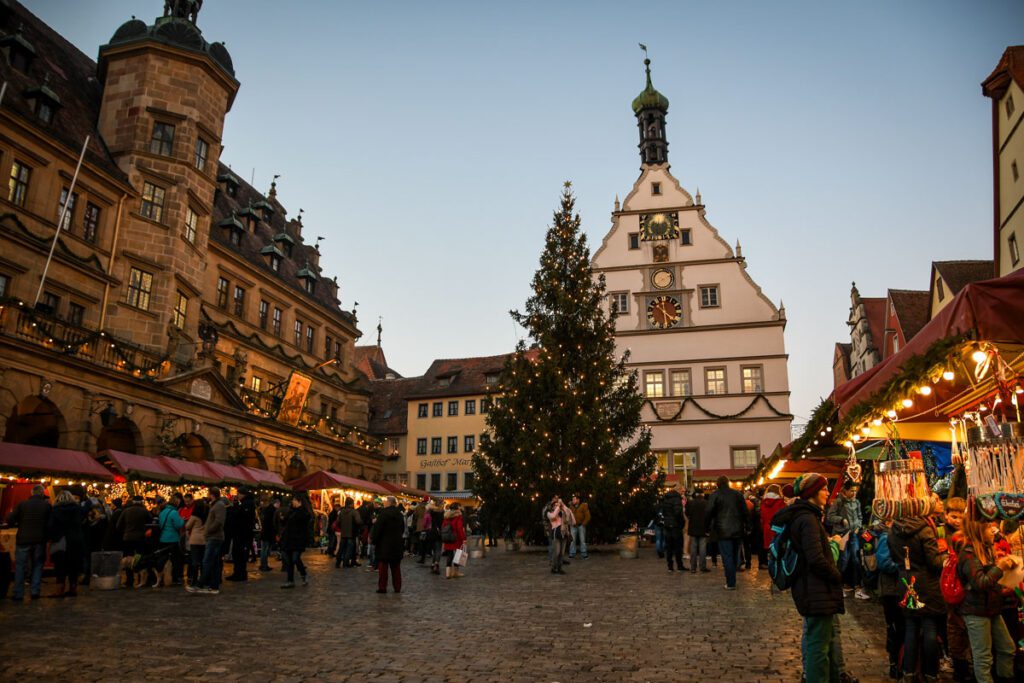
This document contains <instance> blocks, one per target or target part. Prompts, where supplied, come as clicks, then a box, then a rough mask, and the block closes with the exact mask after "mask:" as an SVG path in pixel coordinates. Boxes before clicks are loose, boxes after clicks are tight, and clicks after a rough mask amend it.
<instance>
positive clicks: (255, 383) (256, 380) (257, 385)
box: [252, 375, 263, 391]
mask: <svg viewBox="0 0 1024 683" xmlns="http://www.w3.org/2000/svg"><path fill="white" fill-rule="evenodd" d="M262 389H263V379H262V378H260V377H257V376H256V375H253V376H252V390H253V391H261V390H262Z"/></svg>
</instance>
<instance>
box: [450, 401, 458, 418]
mask: <svg viewBox="0 0 1024 683" xmlns="http://www.w3.org/2000/svg"><path fill="white" fill-rule="evenodd" d="M458 414H459V402H458V401H448V417H455V416H457V415H458Z"/></svg>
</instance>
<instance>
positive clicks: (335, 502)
mask: <svg viewBox="0 0 1024 683" xmlns="http://www.w3.org/2000/svg"><path fill="white" fill-rule="evenodd" d="M339 512H341V501H340V500H339V499H337V498H332V499H331V511H330V513H329V514H328V515H327V557H334V554H335V553H337V552H338V546H339V543H338V513H339Z"/></svg>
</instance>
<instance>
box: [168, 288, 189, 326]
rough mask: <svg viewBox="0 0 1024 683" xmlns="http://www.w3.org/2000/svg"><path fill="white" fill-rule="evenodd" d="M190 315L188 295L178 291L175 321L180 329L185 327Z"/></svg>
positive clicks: (175, 324)
mask: <svg viewBox="0 0 1024 683" xmlns="http://www.w3.org/2000/svg"><path fill="white" fill-rule="evenodd" d="M187 315H188V297H187V296H185V295H184V294H182V293H181V292H178V301H177V303H175V304H174V314H173V316H172V317H173V319H174V320H173V322H174V326H175V327H177V328H178V329H184V327H185V319H186V316H187Z"/></svg>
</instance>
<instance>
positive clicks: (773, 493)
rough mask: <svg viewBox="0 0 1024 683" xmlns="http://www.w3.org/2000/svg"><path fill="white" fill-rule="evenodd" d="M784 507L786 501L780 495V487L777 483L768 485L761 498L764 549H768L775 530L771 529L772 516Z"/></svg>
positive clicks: (762, 542)
mask: <svg viewBox="0 0 1024 683" xmlns="http://www.w3.org/2000/svg"><path fill="white" fill-rule="evenodd" d="M784 507H786V501H785V499H783V497H782V489H780V488H779V485H778V484H771V485H769V486H768V488H767V489H766V490H765V492H764V498H762V499H761V539H762V540H761V544H762V545H763V546H764V549H765V550H768V548H769V546H771V544H772V539H773V538H775V532H774V531H772V517H774V516H775V513H776V512H778V511H779V510H781V509H782V508H784Z"/></svg>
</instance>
